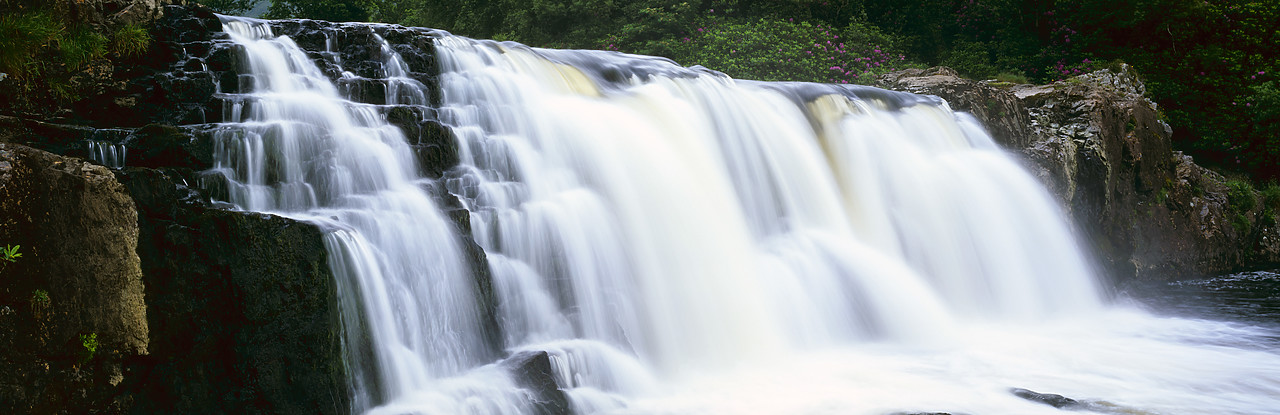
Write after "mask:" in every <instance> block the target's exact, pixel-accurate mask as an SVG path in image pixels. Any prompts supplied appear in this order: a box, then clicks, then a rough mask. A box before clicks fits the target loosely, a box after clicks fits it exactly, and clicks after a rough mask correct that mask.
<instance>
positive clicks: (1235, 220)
mask: <svg viewBox="0 0 1280 415" xmlns="http://www.w3.org/2000/svg"><path fill="white" fill-rule="evenodd" d="M1231 227H1233V228H1235V229H1236V232H1237V233H1249V229H1250V228H1252V227H1253V223H1251V222H1249V217H1248V216H1245V214H1244V213H1240V212H1236V213H1235V214H1234V215H1232V216H1231Z"/></svg>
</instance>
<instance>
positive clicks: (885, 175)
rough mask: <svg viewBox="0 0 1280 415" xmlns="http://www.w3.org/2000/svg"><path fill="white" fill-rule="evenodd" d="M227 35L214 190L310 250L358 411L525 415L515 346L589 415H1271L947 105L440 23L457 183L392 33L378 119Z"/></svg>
mask: <svg viewBox="0 0 1280 415" xmlns="http://www.w3.org/2000/svg"><path fill="white" fill-rule="evenodd" d="M223 23H224V30H225V31H226V32H227V33H229V34H230V36H231V37H232V39H233V40H234V41H235V42H236V43H237V44H238V45H240V46H242V49H241V50H242V52H241V58H242V59H243V60H244V62H246V63H245V65H244V67H245V68H246V70H245V73H242V74H241V76H242V78H243V77H245V76H248V77H250V78H251V79H252V80H253V82H252V83H251V85H252V86H253V88H252V90H251V91H249V92H240V93H235V94H224V95H226V96H227V98H226V101H227V103H228V104H227V108H226V111H224V114H223V119H224V121H226V122H224V123H223V124H221V127H220V129H219V131H218V133H217V138H218V139H217V148H216V149H215V160H216V166H215V168H214V169H213V170H211V171H209V172H208V178H209V180H207V185H206V187H208V188H210V189H213V190H214V192H215V194H217V195H220V198H222V199H223V200H225V201H227V202H229V203H231V204H233V205H235V206H236V207H237V208H239V209H244V210H250V211H260V212H270V213H274V214H279V215H285V216H290V217H295V218H300V219H304V220H308V221H312V222H314V223H317V224H319V225H320V226H322V227H323V228H324V229H326V230H327V233H328V236H327V239H326V243H327V246H328V247H329V250H330V258H331V259H330V265H331V267H332V269H333V270H334V272H335V274H336V277H337V279H338V284H339V291H340V295H341V296H342V304H341V307H342V312H343V316H344V319H343V328H344V330H345V332H346V337H345V341H344V347H345V348H346V353H347V356H348V357H347V360H346V364H347V370H348V372H349V373H350V375H351V381H350V384H351V393H352V395H353V397H354V399H353V408H351V410H352V411H353V412H359V413H370V414H404V413H421V414H441V415H445V414H521V413H525V414H532V413H539V412H544V411H546V410H547V406H545V405H543V404H542V403H539V402H536V399H533V398H534V396H536V395H537V393H538V392H535V391H531V390H529V389H528V385H527V383H526V382H524V380H523V379H520V378H519V377H518V376H516V375H515V374H514V372H513V371H511V370H509V367H508V365H507V364H506V363H505V362H504V359H506V358H508V357H509V356H513V355H517V354H521V353H528V352H545V353H546V354H547V355H548V356H549V357H550V362H551V367H552V372H553V373H552V374H551V375H552V377H553V378H554V379H555V380H556V383H557V386H558V387H559V388H560V389H562V390H563V391H564V394H565V395H564V396H566V397H567V398H568V402H569V403H570V406H571V408H572V411H573V412H574V413H578V414H591V413H600V414H888V413H895V412H937V411H945V412H951V413H969V414H1001V413H1016V414H1037V413H1043V414H1052V413H1057V412H1059V410H1058V409H1055V408H1053V407H1050V406H1047V405H1043V404H1038V403H1034V402H1029V401H1026V400H1022V399H1020V398H1017V397H1015V396H1013V395H1012V394H1010V393H1009V389H1010V388H1015V387H1016V388H1027V389H1032V390H1036V391H1040V392H1048V393H1057V394H1063V395H1066V396H1069V397H1072V398H1076V399H1079V400H1082V401H1084V402H1086V403H1088V405H1089V406H1088V410H1091V411H1094V412H1100V413H1140V414H1145V413H1150V414H1166V413H1167V414H1173V413H1177V414H1186V413H1205V414H1208V413H1213V414H1222V413H1241V414H1246V413H1267V412H1271V411H1274V410H1275V409H1274V408H1280V351H1278V350H1276V348H1275V347H1274V346H1269V345H1267V343H1260V342H1258V341H1256V339H1259V338H1262V337H1265V336H1266V335H1268V334H1267V333H1265V331H1266V329H1263V328H1260V327H1255V326H1250V325H1240V324H1228V323H1221V322H1215V321H1209V320H1196V319H1179V318H1164V317H1156V316H1152V315H1150V314H1148V313H1146V312H1143V311H1140V310H1137V309H1135V308H1133V307H1130V306H1125V305H1123V304H1120V303H1118V302H1116V301H1114V300H1112V299H1111V298H1110V296H1109V295H1108V294H1107V290H1106V289H1105V287H1103V284H1102V283H1101V282H1100V281H1101V278H1099V277H1098V276H1096V275H1095V273H1094V271H1093V268H1092V267H1091V265H1090V263H1089V259H1088V255H1087V254H1086V253H1085V252H1084V251H1082V250H1081V248H1080V247H1079V246H1078V244H1077V242H1076V241H1075V240H1074V239H1073V237H1072V233H1071V226H1070V224H1069V223H1068V222H1067V220H1066V219H1065V215H1064V214H1063V212H1061V210H1060V208H1059V207H1058V206H1057V204H1056V202H1055V201H1054V199H1053V198H1052V196H1051V195H1050V194H1049V193H1048V192H1047V191H1046V190H1045V189H1044V188H1043V187H1042V186H1041V185H1040V184H1039V183H1038V182H1037V181H1036V180H1035V179H1034V178H1033V177H1032V176H1031V175H1029V174H1028V173H1027V172H1026V171H1025V170H1024V169H1023V168H1022V167H1021V166H1020V165H1019V162H1018V161H1017V160H1016V159H1015V158H1014V157H1011V156H1010V155H1009V154H1006V152H1004V151H1003V150H1001V149H1000V148H999V147H998V146H997V145H996V144H995V143H994V142H993V141H992V139H991V138H990V137H989V136H988V135H987V134H986V133H985V132H984V130H983V128H982V126H981V125H979V124H978V123H977V122H976V121H974V120H973V119H972V118H971V117H969V116H967V115H964V114H957V113H953V112H952V111H951V110H950V109H949V108H948V107H947V105H946V103H945V102H942V101H941V100H938V99H936V98H931V97H920V96H915V95H910V94H902V93H892V92H888V91H881V90H876V89H871V88H863V87H842V86H834V85H814V84H787V83H758V82H749V81H739V80H734V79H730V78H728V77H726V76H723V75H721V74H718V73H715V72H712V71H709V70H705V69H701V68H683V67H680V66H678V65H676V64H674V63H672V62H670V61H667V60H664V59H660V58H652V57H643V56H631V55H623V54H618V53H612V52H596V51H560V50H543V49H534V48H528V47H524V46H522V45H518V44H513V43H499V42H492V41H479V40H472V39H467V38H462V37H457V36H452V35H449V34H446V33H438V34H437V38H436V49H437V51H436V53H437V59H438V62H439V67H440V74H439V84H440V88H441V102H440V104H439V105H438V106H436V107H434V108H432V109H433V110H434V111H433V113H436V114H438V117H439V121H440V122H442V123H444V124H445V125H447V126H448V127H449V129H450V130H451V132H452V134H453V136H454V138H455V139H456V140H457V144H458V149H459V153H460V154H459V158H460V160H461V163H460V164H459V165H458V166H456V167H454V168H452V169H451V170H449V171H447V172H446V173H445V174H444V177H441V178H439V179H432V178H428V177H425V176H424V175H423V174H422V173H421V170H422V169H421V166H419V165H418V164H417V163H418V161H417V159H416V158H415V156H414V154H413V151H412V150H411V149H410V147H409V145H408V143H407V141H406V137H405V135H404V133H403V132H402V131H401V130H400V129H398V128H396V127H395V126H393V125H391V124H388V123H387V121H386V116H385V110H386V108H387V107H388V106H391V105H416V106H427V105H431V104H429V99H428V98H427V97H428V96H429V94H428V93H427V92H426V91H425V88H426V86H424V85H422V84H421V83H419V82H417V81H414V80H413V79H411V78H408V77H407V75H406V74H407V73H408V72H409V68H408V67H407V65H406V64H405V62H404V60H403V59H401V58H400V57H399V56H398V55H397V53H396V52H395V50H394V49H393V48H391V47H389V46H388V45H387V44H386V42H385V41H382V45H381V47H380V49H379V50H380V53H379V54H378V55H379V56H380V59H382V61H381V63H380V64H381V67H382V68H384V69H383V72H384V75H385V81H386V85H387V88H388V91H389V92H388V93H387V94H386V95H387V97H388V102H386V105H371V104H361V103H356V102H353V101H351V100H349V99H348V98H349V97H346V96H344V95H343V91H341V90H340V89H339V88H337V87H335V86H334V84H333V82H332V81H331V80H330V79H329V78H327V77H325V75H324V74H323V73H322V72H321V71H320V70H319V69H318V68H317V67H316V65H315V64H314V63H313V62H312V59H313V57H312V56H308V53H307V51H303V50H301V49H300V48H299V47H298V46H297V44H296V43H294V42H293V41H292V40H291V39H289V38H288V37H287V36H276V35H274V34H273V33H272V31H271V29H270V26H269V25H268V24H267V23H266V22H264V21H259V20H253V19H244V18H232V17H224V18H223ZM313 52H318V51H313ZM246 89H247V88H246ZM454 197H456V198H457V199H458V200H460V202H461V203H462V205H463V207H465V209H466V210H467V211H468V212H469V213H470V215H469V217H470V229H471V231H472V232H471V235H472V237H473V239H474V243H475V244H478V246H479V247H480V248H482V249H483V250H484V253H485V255H486V257H487V264H481V266H487V270H488V275H489V276H490V278H491V282H492V284H491V287H492V292H484V291H485V287H487V286H489V285H488V284H478V283H477V282H476V278H477V275H479V274H482V273H479V272H477V270H476V269H473V264H471V263H470V262H469V261H468V260H467V258H466V256H465V252H464V251H465V250H464V246H465V245H466V244H468V243H471V241H466V240H464V239H462V238H464V237H467V234H465V233H462V232H460V231H459V228H458V227H456V226H454V225H453V224H451V223H450V220H449V219H448V217H447V215H446V214H445V213H444V212H443V211H442V209H441V206H442V198H454ZM486 297H492V298H493V299H494V300H495V301H494V303H495V304H496V310H487V309H486V304H487V302H486V301H484V300H482V299H483V298H486ZM491 322H492V324H491Z"/></svg>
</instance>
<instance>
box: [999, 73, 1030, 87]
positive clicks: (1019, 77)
mask: <svg viewBox="0 0 1280 415" xmlns="http://www.w3.org/2000/svg"><path fill="white" fill-rule="evenodd" d="M996 82H1000V83H1006V84H1010V85H1015V84H1029V83H1031V80H1030V79H1028V78H1027V75H1025V74H1021V73H1013V72H1001V73H998V74H996Z"/></svg>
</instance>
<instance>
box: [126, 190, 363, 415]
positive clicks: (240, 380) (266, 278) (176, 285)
mask: <svg viewBox="0 0 1280 415" xmlns="http://www.w3.org/2000/svg"><path fill="white" fill-rule="evenodd" d="M119 177H120V180H121V181H122V182H123V183H124V184H125V186H126V187H128V189H129V192H130V193H131V194H132V195H133V198H134V200H137V203H138V206H139V211H140V213H141V215H140V219H139V226H140V227H141V228H142V230H143V231H142V235H143V237H142V241H141V243H140V244H139V249H138V255H139V256H140V257H141V258H142V271H143V274H144V275H145V277H144V278H145V281H146V284H147V297H148V301H147V304H148V310H150V314H149V315H150V316H151V318H150V322H151V327H154V329H153V331H152V333H153V334H152V338H151V344H150V350H151V351H152V354H151V356H150V357H149V358H147V359H144V360H140V361H139V362H137V365H136V367H135V370H136V372H137V373H136V374H137V375H138V376H137V377H136V378H132V379H130V382H131V383H129V384H128V385H127V386H129V388H128V389H129V390H130V393H131V394H133V397H134V399H133V401H134V402H135V404H134V406H133V407H132V410H133V411H134V412H139V413H165V412H167V413H226V412H242V413H307V414H311V413H335V412H342V411H345V408H348V403H347V401H346V399H347V398H346V395H347V393H346V386H345V374H344V373H345V371H344V369H343V367H342V361H341V356H342V352H341V349H340V347H341V344H340V343H341V332H340V329H339V324H338V320H339V316H338V308H337V292H336V285H335V284H334V279H333V276H332V274H331V273H330V272H329V267H328V257H327V253H326V252H327V251H326V250H325V246H324V242H323V234H322V233H321V231H320V230H319V229H318V228H316V227H315V226H313V225H310V224H306V223H302V222H298V221H294V220H291V219H286V218H282V217H278V216H270V215H263V214H255V213H244V212H233V211H227V210H222V209H210V208H207V207H205V206H204V205H203V203H201V202H200V200H199V198H198V193H197V192H195V191H193V190H191V189H188V188H186V187H185V186H182V185H180V184H176V183H180V182H181V181H182V179H181V174H179V173H177V172H175V171H174V170H170V169H161V170H153V169H144V168H129V169H126V170H125V171H122V172H120V173H119Z"/></svg>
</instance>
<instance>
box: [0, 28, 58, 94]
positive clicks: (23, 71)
mask: <svg viewBox="0 0 1280 415" xmlns="http://www.w3.org/2000/svg"><path fill="white" fill-rule="evenodd" d="M63 31H64V29H63V27H62V23H61V22H58V21H55V20H54V19H53V17H52V15H51V14H49V13H47V12H43V11H36V12H25V13H14V14H7V15H2V16H0V72H4V73H7V74H9V76H12V77H14V78H18V79H26V78H29V77H31V76H38V74H39V69H40V67H39V61H38V60H36V53H37V52H39V51H40V50H41V49H42V48H44V47H46V46H48V45H49V44H50V43H52V42H53V41H54V39H57V38H58V37H60V36H61V35H62V33H63Z"/></svg>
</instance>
